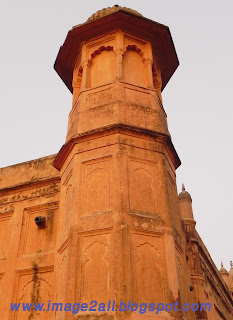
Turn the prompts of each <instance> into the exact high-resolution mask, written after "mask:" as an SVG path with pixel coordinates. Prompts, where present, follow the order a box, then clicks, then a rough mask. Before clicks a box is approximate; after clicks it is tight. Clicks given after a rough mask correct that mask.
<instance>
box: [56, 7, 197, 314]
mask: <svg viewBox="0 0 233 320" xmlns="http://www.w3.org/2000/svg"><path fill="white" fill-rule="evenodd" d="M178 64H179V63H178V59H177V55H176V52H175V48H174V45H173V41H172V38H171V34H170V31H169V28H168V27H166V26H164V25H161V24H159V23H157V22H154V21H151V20H149V19H146V18H144V17H143V16H142V15H141V14H139V13H138V12H136V11H134V10H131V9H128V8H122V7H119V6H114V7H113V8H107V9H103V10H101V11H98V12H97V13H95V14H94V15H92V16H91V17H90V18H89V19H88V21H87V22H86V23H84V24H81V25H78V26H76V27H74V28H73V29H72V30H70V31H69V33H68V35H67V38H66V40H65V42H64V45H63V46H62V47H61V49H60V51H59V54H58V56H57V59H56V62H55V70H56V71H57V73H58V74H59V76H60V77H61V78H62V80H63V81H64V83H65V84H66V86H67V87H68V89H69V90H70V91H71V92H72V93H73V105H72V110H71V112H70V115H69V125H68V132H67V138H66V143H65V145H64V146H63V147H62V148H61V150H60V152H59V153H58V155H57V158H56V160H55V162H54V166H55V167H56V168H57V169H58V170H59V171H60V174H61V196H60V197H61V198H60V203H61V206H60V211H59V225H58V237H57V253H56V270H55V271H56V275H57V276H56V277H57V279H58V281H57V287H56V289H55V291H56V292H57V295H56V297H54V301H57V302H63V303H65V302H66V303H67V302H70V303H75V302H80V303H88V304H89V303H90V302H91V301H93V300H96V301H97V302H98V303H105V304H106V306H108V303H109V301H112V302H113V301H115V303H116V304H115V307H114V308H113V309H112V304H111V307H110V308H108V309H107V308H106V313H105V317H106V318H111V319H115V318H117V319H118V318H121V319H128V318H132V319H133V318H135V319H136V318H137V317H140V319H144V318H145V317H151V318H154V315H155V314H154V313H153V312H146V313H145V314H138V315H137V313H135V312H130V310H129V311H125V312H122V311H119V305H120V301H122V302H124V303H127V304H128V302H129V301H131V302H135V303H138V304H141V303H147V304H149V303H155V304H158V303H164V304H167V303H174V302H175V301H178V302H179V304H181V303H184V302H190V301H191V296H190V290H189V285H190V283H189V278H188V276H187V277H185V278H182V275H183V274H186V275H188V270H187V263H186V255H185V248H184V243H185V241H184V235H183V233H182V225H181V219H180V215H179V208H178V197H177V189H176V176H175V170H176V168H177V167H178V166H179V165H180V160H179V157H178V155H177V153H176V151H175V149H174V146H173V144H172V142H171V137H170V134H169V131H168V127H167V119H166V113H165V111H164V108H163V104H162V97H161V92H162V90H163V89H164V87H165V86H166V84H167V83H168V81H169V79H170V78H171V76H172V74H173V73H174V71H175V70H176V68H177V67H178ZM185 314H186V316H189V319H193V315H192V314H191V313H188V312H186V313H185ZM91 315H92V317H93V319H95V318H97V317H98V312H97V311H96V312H94V313H93V312H91ZM79 316H80V317H83V318H86V317H87V318H88V317H89V316H90V315H89V314H88V312H87V311H85V312H79ZM182 316H183V315H182V311H181V310H180V311H179V310H178V311H176V312H174V311H170V312H169V311H164V312H162V313H161V314H160V317H159V318H158V319H182ZM74 318H75V315H73V314H72V312H65V313H58V314H57V318H56V319H60V320H61V319H74Z"/></svg>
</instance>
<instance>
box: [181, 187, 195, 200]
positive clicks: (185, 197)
mask: <svg viewBox="0 0 233 320" xmlns="http://www.w3.org/2000/svg"><path fill="white" fill-rule="evenodd" d="M178 199H179V200H181V199H189V200H191V201H192V198H191V196H190V194H189V193H188V192H187V191H185V186H184V184H182V192H180V194H179V196H178Z"/></svg>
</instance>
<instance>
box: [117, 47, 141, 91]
mask: <svg viewBox="0 0 233 320" xmlns="http://www.w3.org/2000/svg"><path fill="white" fill-rule="evenodd" d="M122 69H123V70H122V78H123V81H125V82H128V83H131V84H134V85H137V86H141V87H145V86H146V74H145V65H144V62H143V53H142V51H141V50H140V49H139V48H137V46H135V45H129V46H127V48H126V51H125V53H124V54H123V61H122Z"/></svg>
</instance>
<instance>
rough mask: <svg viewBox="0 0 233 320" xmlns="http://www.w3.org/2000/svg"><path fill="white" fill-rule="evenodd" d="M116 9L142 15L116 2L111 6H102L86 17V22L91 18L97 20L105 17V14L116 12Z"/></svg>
mask: <svg viewBox="0 0 233 320" xmlns="http://www.w3.org/2000/svg"><path fill="white" fill-rule="evenodd" d="M117 11H125V12H128V13H131V14H134V15H135V16H140V17H142V14H141V13H139V12H137V11H135V10H133V9H130V8H126V7H121V6H118V5H117V4H116V5H115V6H113V7H108V8H104V9H102V10H99V11H97V12H96V13H94V14H93V15H91V16H90V18H88V19H87V22H91V21H93V20H97V19H100V18H103V17H105V16H107V15H109V14H111V13H114V12H117Z"/></svg>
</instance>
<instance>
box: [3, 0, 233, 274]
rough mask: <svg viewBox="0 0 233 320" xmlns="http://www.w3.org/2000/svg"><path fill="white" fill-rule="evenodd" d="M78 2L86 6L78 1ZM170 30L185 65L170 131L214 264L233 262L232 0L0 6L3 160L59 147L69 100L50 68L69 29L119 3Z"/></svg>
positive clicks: (169, 106) (168, 100)
mask: <svg viewBox="0 0 233 320" xmlns="http://www.w3.org/2000/svg"><path fill="white" fill-rule="evenodd" d="M80 3H81V4H80ZM116 3H117V4H119V5H122V6H126V7H130V8H133V9H135V10H137V11H139V12H140V13H142V14H143V15H144V16H145V17H147V18H150V19H152V20H155V21H158V22H160V23H163V24H165V25H168V26H169V27H170V31H171V34H172V37H173V41H174V44H175V47H176V51H177V54H178V58H179V61H180V66H179V68H178V70H177V71H176V72H175V74H174V76H173V77H172V79H171V80H170V82H169V83H168V85H167V87H166V88H165V90H164V92H163V102H164V108H165V110H166V112H167V115H168V125H169V130H170V133H171V135H172V138H173V143H174V145H175V148H176V150H177V152H178V154H179V156H180V158H181V161H182V165H181V167H180V168H179V169H178V170H177V184H178V190H179V191H180V189H181V183H182V182H184V183H185V185H186V189H187V191H189V192H190V193H191V195H192V198H193V209H194V217H195V220H196V221H197V230H198V232H199V234H200V235H201V237H202V239H203V241H204V243H205V245H206V247H207V249H208V250H209V252H210V254H211V256H212V258H213V260H214V262H215V263H216V265H217V267H218V268H219V267H220V261H221V260H223V262H224V266H225V267H226V268H227V269H229V261H230V259H233V250H232V245H233V240H232V233H233V232H232V229H233V201H232V198H233V172H232V170H231V166H232V164H233V151H232V137H233V125H232V120H233V119H232V118H233V117H232V115H233V111H232V109H233V103H232V92H233V86H232V85H233V81H232V76H233V40H232V32H233V17H232V12H233V2H232V0H228V1H226V0H223V1H213V0H212V1H210V0H205V1H203V0H202V1H200V0H197V1H187V0H160V1H157V0H146V1H138V0H128V1H120V0H118V1H115V0H114V1H112V0H109V1H107V0H99V1H93V0H91V1H82V2H81V1H77V0H76V1H73V0H66V1H59V0H56V1H55V0H49V1H48V0H46V1H45V0H40V1H35V0H21V1H2V2H1V4H0V39H1V42H0V45H1V50H0V70H1V73H0V106H1V109H0V143H1V156H0V167H4V166H8V165H12V164H14V163H19V162H23V161H27V160H32V159H35V158H39V157H42V156H46V155H50V154H54V153H57V152H58V151H59V149H60V147H61V146H62V144H63V143H64V142H65V136H66V129H67V122H68V113H69V111H70V108H71V101H72V97H71V94H70V92H69V91H68V89H67V88H66V87H65V85H64V84H63V82H62V81H61V80H60V78H59V77H58V75H57V74H56V72H55V71H54V70H53V64H54V61H55V59H56V56H57V53H58V50H59V47H60V46H61V45H62V44H63V42H64V40H65V37H66V34H67V32H68V30H69V29H71V27H72V26H74V25H76V24H79V23H82V22H84V21H86V20H87V18H88V17H89V16H90V15H91V14H92V13H94V12H95V11H97V10H99V9H102V8H104V7H108V6H112V5H114V4H116Z"/></svg>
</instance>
